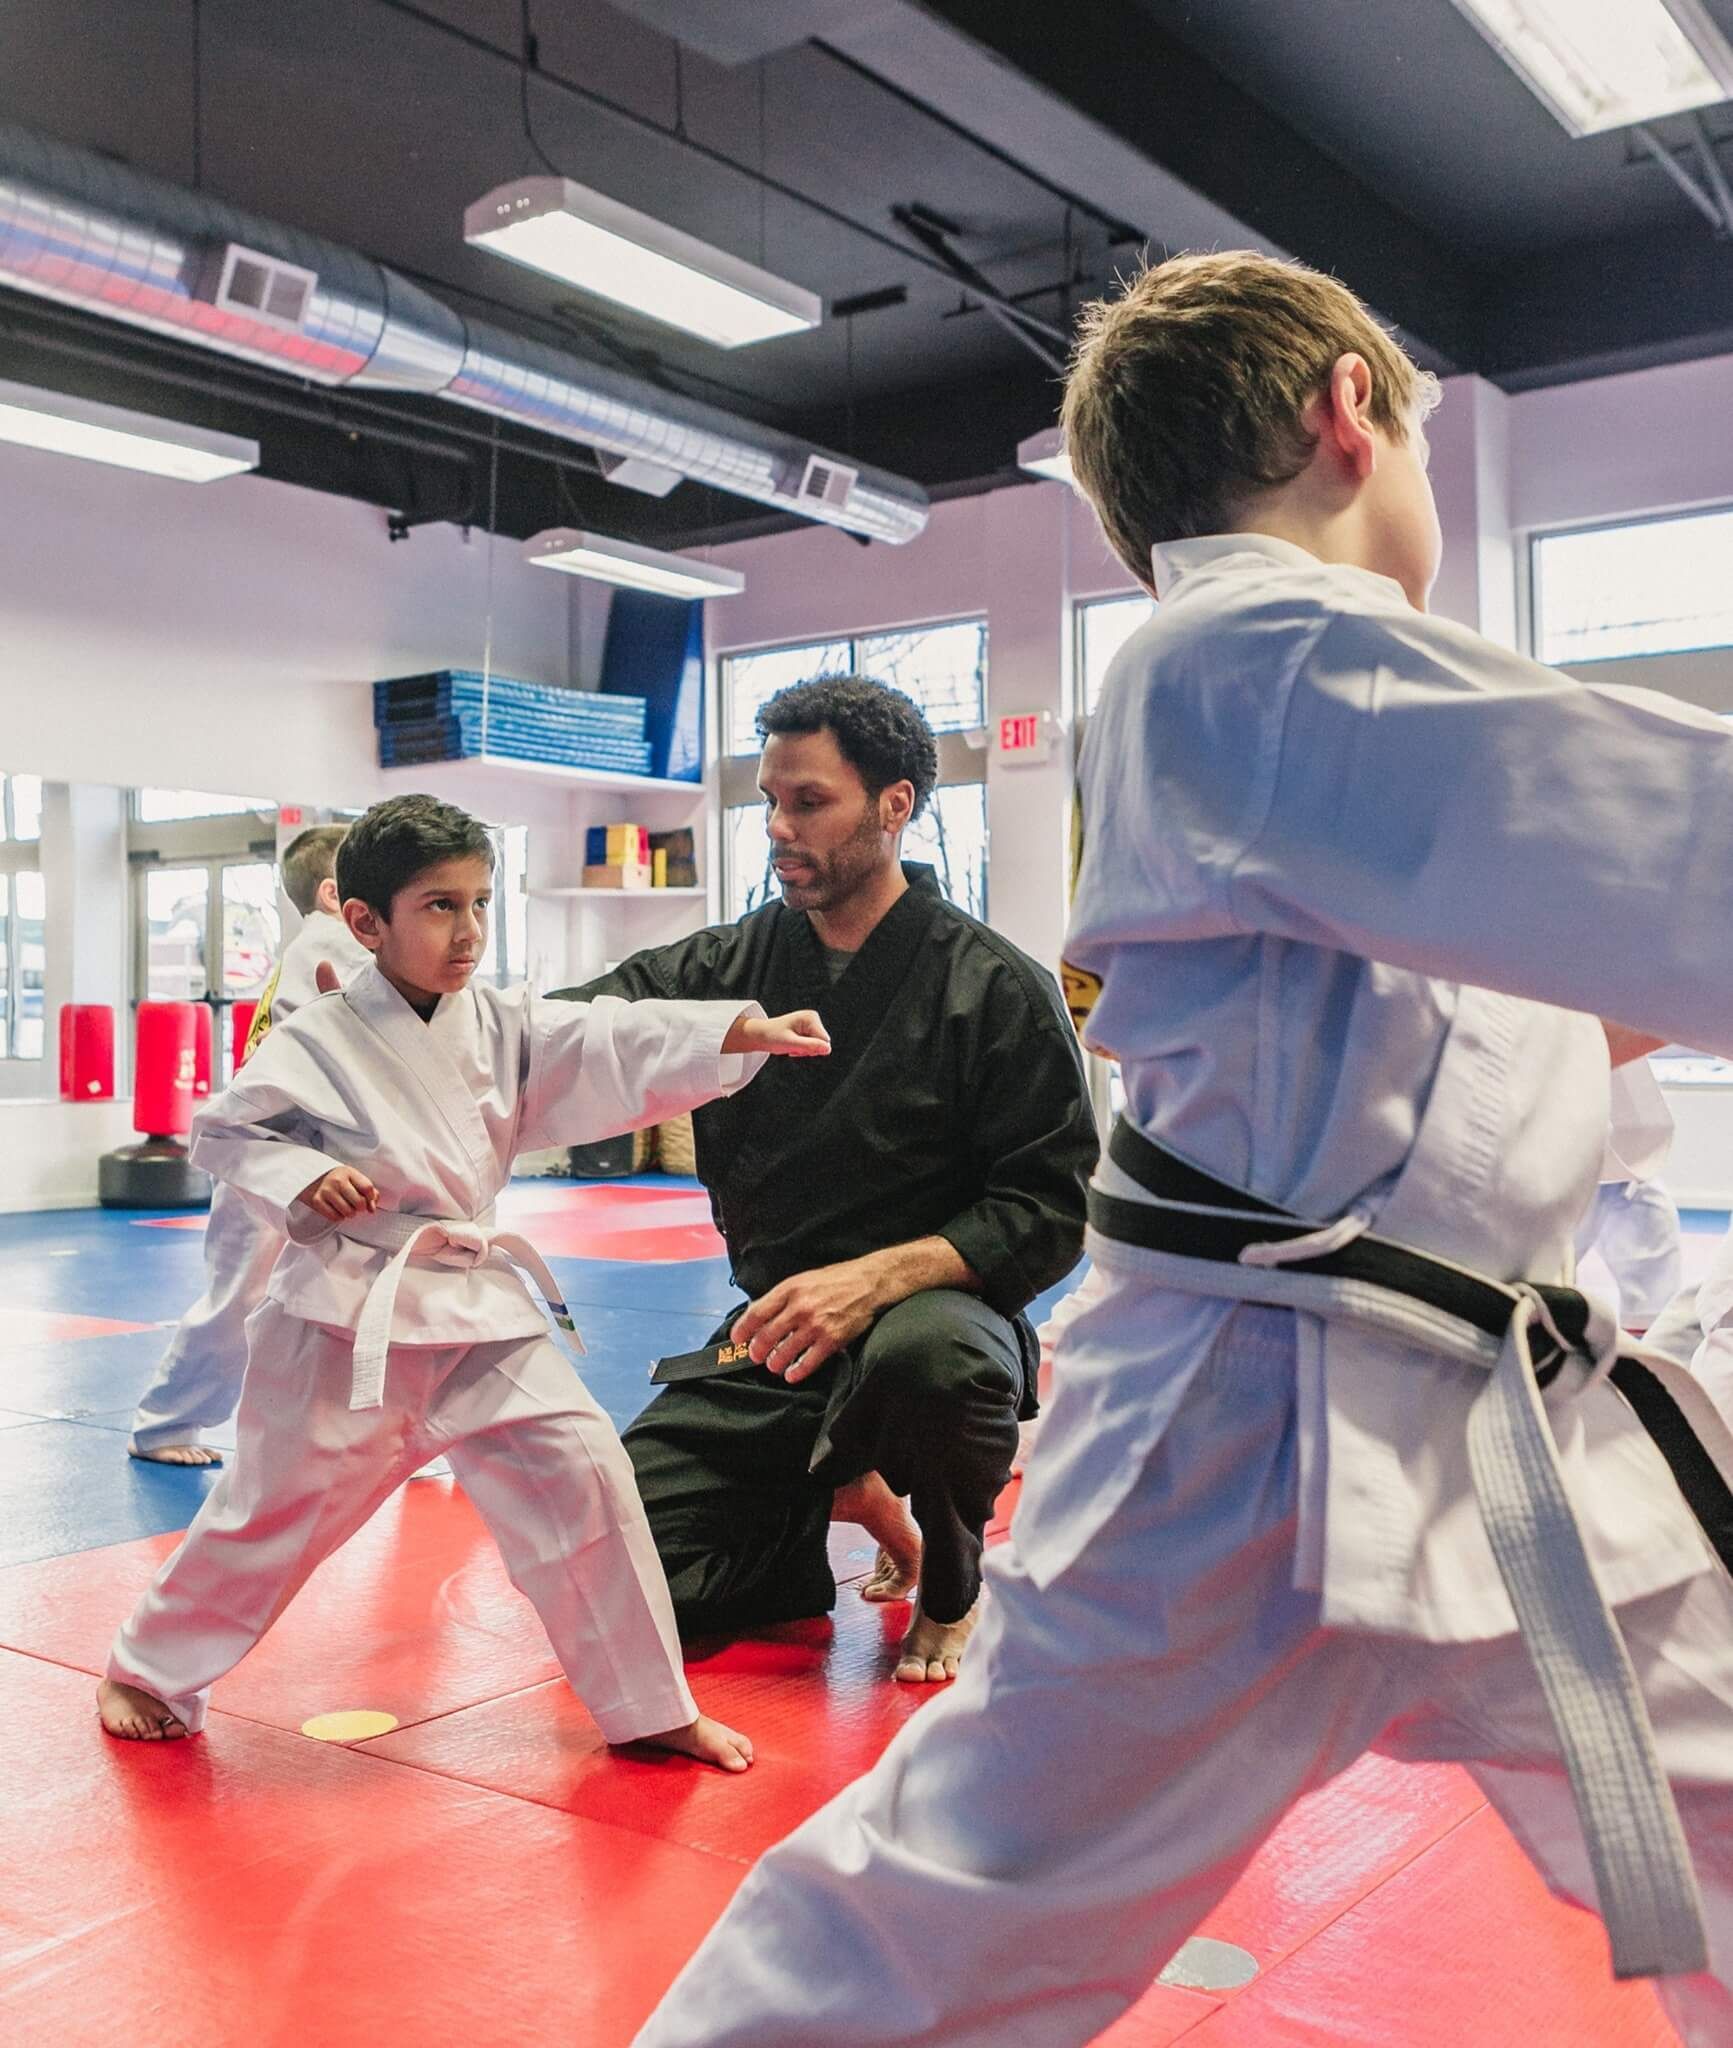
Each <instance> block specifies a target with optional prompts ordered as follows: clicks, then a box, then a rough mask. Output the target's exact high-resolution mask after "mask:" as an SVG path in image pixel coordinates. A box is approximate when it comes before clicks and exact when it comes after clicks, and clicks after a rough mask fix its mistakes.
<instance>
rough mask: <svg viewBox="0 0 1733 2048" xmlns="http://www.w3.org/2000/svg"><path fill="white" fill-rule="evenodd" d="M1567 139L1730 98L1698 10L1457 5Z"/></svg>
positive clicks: (1533, 2)
mask: <svg viewBox="0 0 1733 2048" xmlns="http://www.w3.org/2000/svg"><path fill="white" fill-rule="evenodd" d="M1456 6H1457V7H1458V9H1460V11H1461V12H1462V13H1463V14H1465V15H1467V17H1468V19H1469V20H1470V21H1472V22H1473V23H1474V25H1475V27H1476V28H1477V29H1479V31H1480V32H1481V34H1482V35H1483V36H1485V38H1486V39H1487V41H1488V42H1489V43H1491V44H1492V46H1493V48H1494V49H1495V50H1497V52H1498V54H1499V55H1500V56H1501V57H1502V58H1503V59H1504V61H1505V62H1506V63H1507V64H1508V65H1509V66H1510V68H1511V69H1512V70H1513V71H1514V72H1515V73H1516V74H1517V76H1518V77H1519V78H1520V79H1521V80H1522V82H1523V83H1524V85H1526V86H1527V87H1528V89H1529V91H1530V92H1532V93H1533V94H1534V95H1535V97H1536V98H1537V99H1539V100H1540V101H1541V102H1542V103H1543V104H1544V105H1545V106H1547V107H1548V108H1549V109H1550V110H1551V112H1552V113H1553V115H1554V116H1555V117H1556V118H1557V119H1558V120H1559V121H1560V122H1561V123H1562V124H1563V125H1564V126H1565V127H1566V128H1568V129H1569V130H1570V132H1571V134H1573V135H1596V134H1599V133H1601V132H1602V131H1603V130H1604V129H1608V128H1628V127H1632V126H1634V125H1635V124H1636V123H1638V122H1641V121H1657V120H1660V119H1662V118H1663V117H1664V116H1665V115H1668V114H1685V113H1690V112H1691V111H1693V110H1694V109H1695V108H1698V107H1710V106H1713V105H1715V103H1716V102H1717V101H1718V100H1724V99H1727V98H1729V97H1733V48H1730V47H1729V45H1728V43H1727V40H1726V38H1725V37H1724V36H1723V35H1722V34H1721V32H1720V30H1719V29H1718V28H1717V27H1716V26H1715V24H1714V22H1713V21H1712V20H1711V19H1710V17H1709V14H1708V11H1707V10H1706V9H1705V8H1704V7H1703V6H1702V5H1701V0H1456Z"/></svg>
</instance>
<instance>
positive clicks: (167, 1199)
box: [96, 1138, 211, 1209]
mask: <svg viewBox="0 0 1733 2048" xmlns="http://www.w3.org/2000/svg"><path fill="white" fill-rule="evenodd" d="M96 1185H97V1198H98V1200H99V1201H100V1202H101V1203H102V1206H103V1207H104V1208H105V1209H208V1208H209V1207H210V1205H211V1177H210V1175H209V1174H208V1173H205V1172H204V1171H202V1170H201V1169H200V1168H199V1167H196V1166H195V1165H194V1164H193V1163H192V1161H191V1160H190V1159H189V1158H188V1157H187V1148H186V1147H185V1146H184V1145H183V1144H182V1143H181V1142H180V1140H179V1139H178V1138H145V1139H143V1140H141V1142H140V1143H138V1144H136V1145H123V1146H122V1147H121V1148H120V1150H119V1151H118V1152H105V1153H104V1154H103V1155H102V1159H101V1162H100V1164H99V1166H98V1169H97V1183H96Z"/></svg>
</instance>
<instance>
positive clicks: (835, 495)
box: [795, 455, 860, 512]
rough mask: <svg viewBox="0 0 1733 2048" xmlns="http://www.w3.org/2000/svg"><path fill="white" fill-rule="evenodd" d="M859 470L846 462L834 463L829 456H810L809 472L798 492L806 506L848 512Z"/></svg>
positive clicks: (801, 481)
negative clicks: (818, 506) (825, 507)
mask: <svg viewBox="0 0 1733 2048" xmlns="http://www.w3.org/2000/svg"><path fill="white" fill-rule="evenodd" d="M859 481H860V471H859V470H858V469H850V468H849V467H848V466H847V464H846V463H841V462H833V461H831V459H830V458H829V457H828V456H826V455H812V456H808V458H807V463H806V473H805V474H804V475H803V476H802V477H801V479H800V489H799V491H798V492H797V493H796V494H795V495H796V496H797V497H798V498H799V500H800V502H801V503H802V504H803V505H824V506H828V507H829V509H830V510H831V511H833V512H842V511H845V510H846V509H847V507H848V501H849V497H850V495H851V494H852V492H853V490H854V487H855V485H856V484H857V483H858V482H859Z"/></svg>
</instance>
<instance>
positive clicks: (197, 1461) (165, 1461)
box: [126, 1444, 223, 1465]
mask: <svg viewBox="0 0 1733 2048" xmlns="http://www.w3.org/2000/svg"><path fill="white" fill-rule="evenodd" d="M126 1455H127V1456H128V1457H129V1458H136V1459H137V1460H138V1461H139V1463H140V1464H141V1465H220V1464H221V1463H222V1462H223V1454H222V1452H221V1451H213V1450H211V1449H209V1448H208V1447H207V1446H206V1445H204V1444H164V1445H163V1447H162V1449H161V1450H159V1451H140V1450H135V1449H134V1448H133V1446H132V1445H131V1444H128V1445H127V1447H126Z"/></svg>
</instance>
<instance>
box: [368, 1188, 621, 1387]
mask: <svg viewBox="0 0 1733 2048" xmlns="http://www.w3.org/2000/svg"><path fill="white" fill-rule="evenodd" d="M337 1227H338V1229H339V1230H340V1231H341V1232H342V1234H343V1235H344V1236H345V1237H353V1238H358V1239H360V1241H361V1242H362V1243H363V1244H370V1245H375V1246H377V1247H378V1248H379V1249H380V1250H382V1251H388V1252H391V1253H392V1254H393V1255H394V1256H393V1257H392V1259H391V1262H390V1264H389V1265H387V1266H386V1267H385V1268H384V1269H383V1271H382V1272H380V1273H379V1275H378V1276H377V1278H376V1279H375V1280H374V1282H373V1285H372V1286H371V1287H370V1288H369V1289H368V1292H367V1300H366V1302H365V1303H364V1304H363V1306H362V1310H361V1320H360V1322H359V1323H357V1324H356V1326H355V1363H354V1367H353V1370H352V1374H351V1378H350V1382H349V1406H350V1407H351V1408H378V1407H380V1406H381V1405H382V1404H383V1402H384V1399H385V1362H386V1358H387V1356H388V1355H389V1353H390V1349H391V1324H392V1318H393V1317H394V1316H395V1314H396V1312H397V1288H398V1283H399V1282H400V1281H401V1280H402V1278H403V1272H404V1268H405V1267H406V1266H407V1265H408V1264H409V1262H410V1260H411V1259H412V1258H413V1259H422V1260H425V1261H426V1262H427V1263H428V1264H430V1265H435V1266H452V1267H457V1268H459V1269H468V1268H470V1267H474V1266H479V1265H481V1264H482V1262H483V1261H484V1260H485V1259H487V1258H488V1257H489V1256H491V1254H493V1253H495V1252H502V1253H503V1254H504V1255H505V1256H506V1257H507V1258H508V1259H510V1260H511V1262H512V1264H513V1265H514V1266H517V1267H520V1268H521V1269H522V1270H523V1271H524V1272H526V1273H527V1274H528V1275H529V1277H530V1278H531V1279H532V1280H533V1281H534V1282H535V1283H536V1285H537V1287H539V1288H540V1289H541V1292H542V1295H543V1298H544V1299H545V1300H546V1302H547V1305H548V1308H549V1310H550V1312H551V1313H552V1315H553V1319H554V1321H555V1323H556V1324H557V1325H558V1327H559V1329H560V1331H561V1332H562V1334H563V1335H564V1337H565V1339H566V1342H567V1344H568V1345H569V1347H570V1348H571V1349H572V1350H574V1351H578V1352H581V1351H582V1350H583V1348H584V1346H583V1341H582V1339H581V1338H580V1337H579V1336H578V1332H577V1326H576V1325H575V1324H574V1323H573V1321H572V1318H571V1313H570V1311H569V1310H568V1309H567V1307H566V1304H565V1297H564V1296H563V1295H562V1294H561V1292H560V1288H559V1283H558V1282H557V1281H556V1280H555V1278H554V1276H553V1274H552V1273H550V1272H549V1271H548V1267H547V1262H546V1260H545V1259H543V1257H542V1255H541V1253H540V1252H538V1251H537V1250H536V1248H535V1246H534V1245H533V1244H531V1243H530V1241H529V1239H528V1238H527V1237H524V1236H522V1235H520V1234H519V1233H518V1232H517V1231H515V1230H496V1229H495V1228H494V1225H493V1212H492V1211H491V1210H490V1211H489V1212H488V1214H487V1215H486V1216H485V1217H481V1218H479V1219H478V1220H476V1221H475V1222H473V1223H466V1222H462V1221H460V1220H458V1219H456V1218H454V1217H448V1216H410V1215H405V1214H404V1213H402V1212H401V1211H399V1210H395V1209H370V1210H363V1211H362V1212H361V1214H360V1215H358V1216H346V1217H345V1218H344V1219H343V1221H342V1222H341V1223H340V1224H339V1225H338V1226H337Z"/></svg>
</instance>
